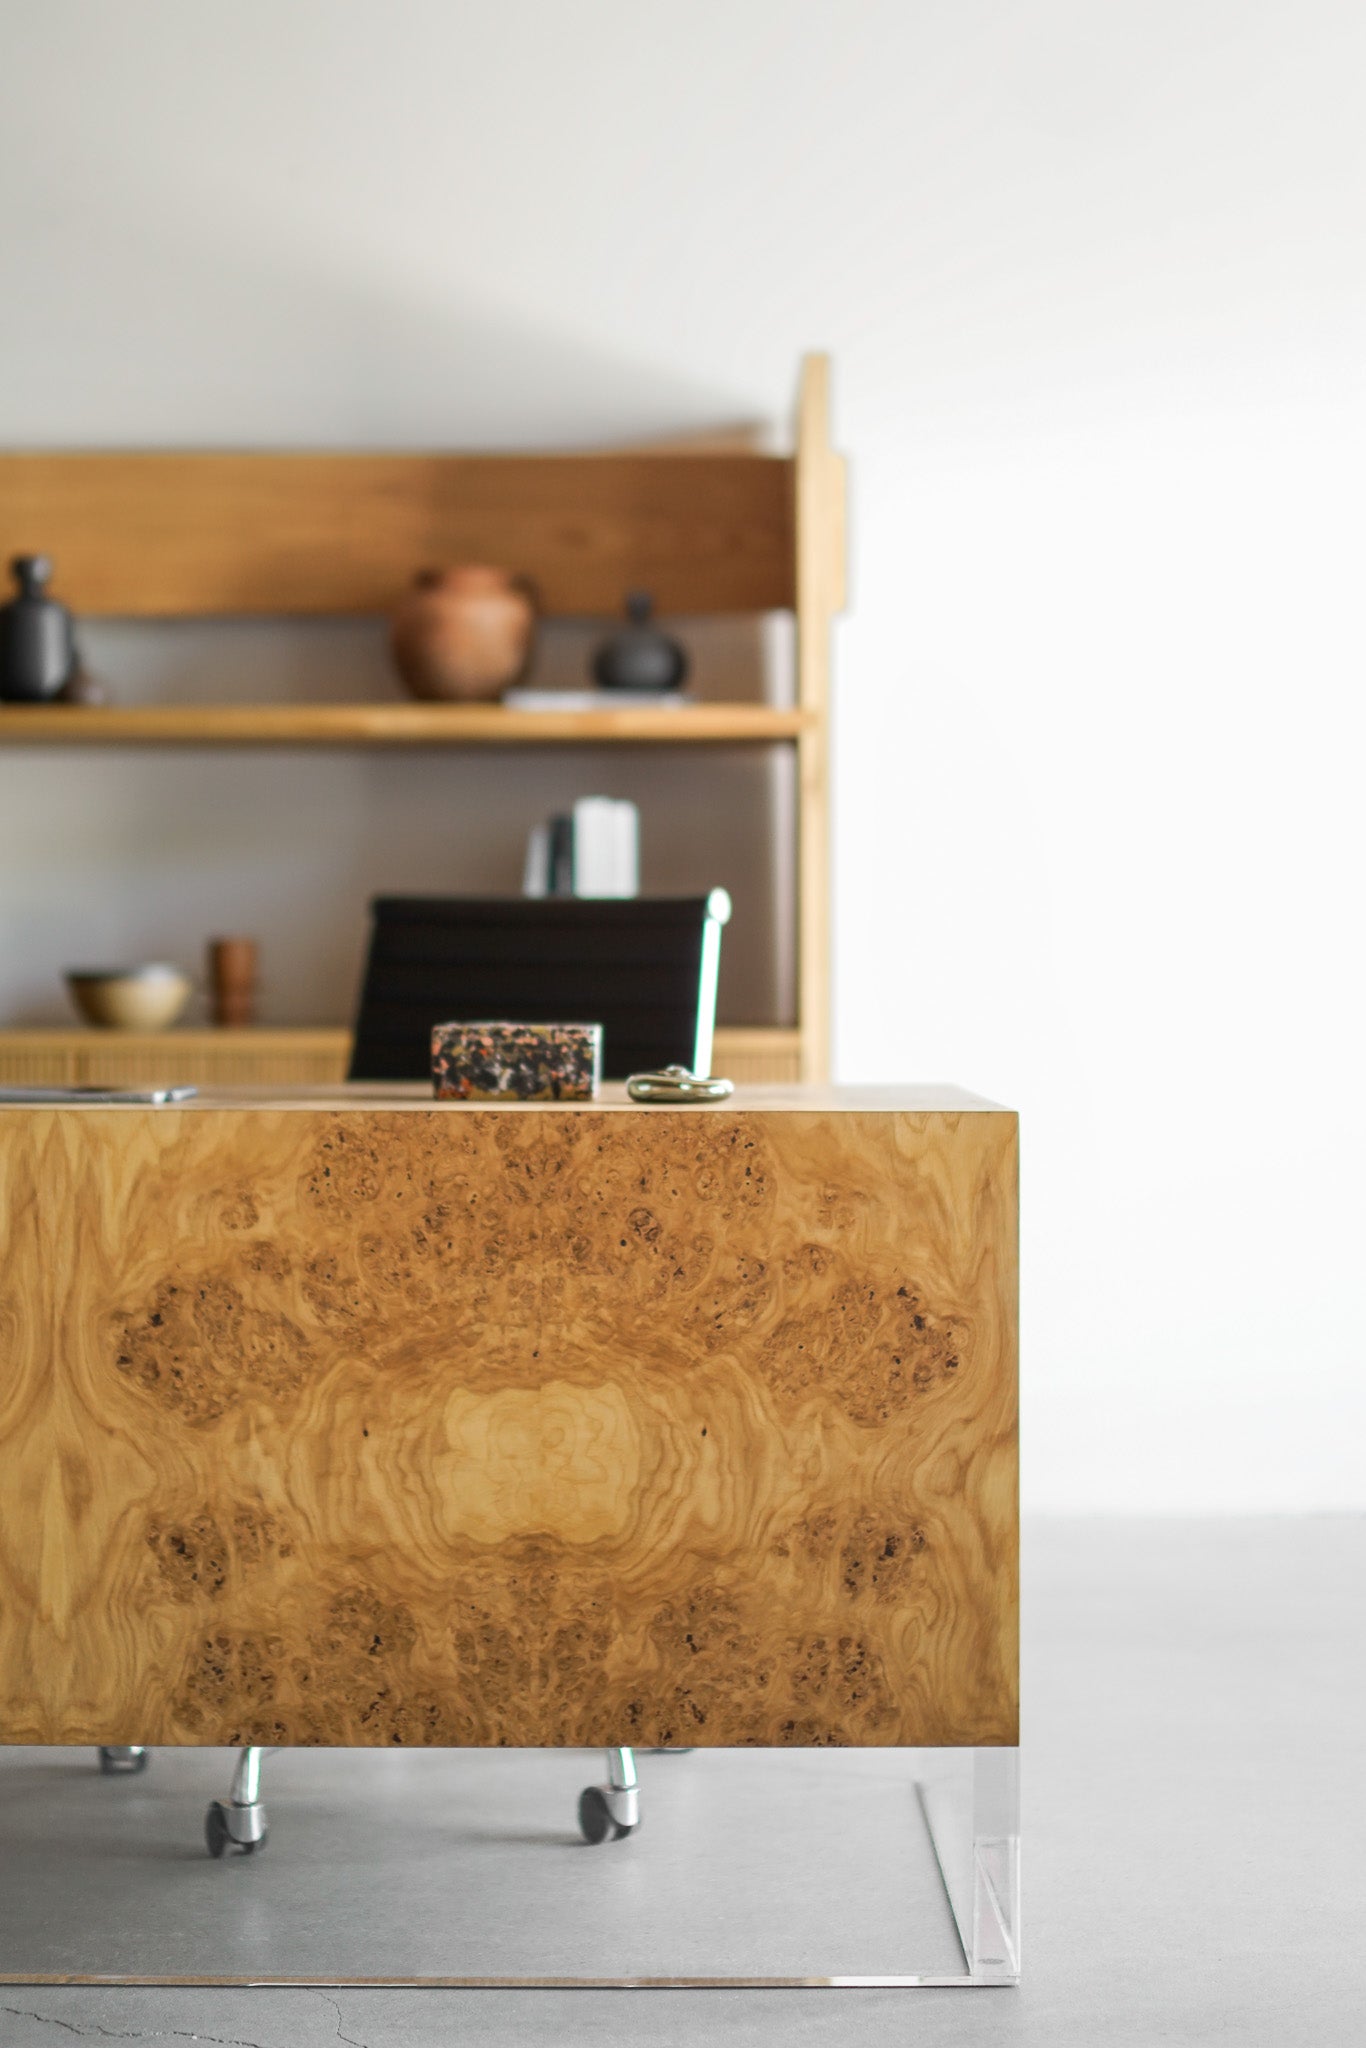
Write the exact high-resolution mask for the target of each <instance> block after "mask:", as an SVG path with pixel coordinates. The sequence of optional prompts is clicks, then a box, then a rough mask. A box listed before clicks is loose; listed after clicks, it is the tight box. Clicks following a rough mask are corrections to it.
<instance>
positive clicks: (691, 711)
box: [0, 704, 815, 747]
mask: <svg viewBox="0 0 1366 2048" xmlns="http://www.w3.org/2000/svg"><path fill="white" fill-rule="evenodd" d="M814 723H815V714H814V712H812V711H809V710H808V711H802V710H792V711H779V710H775V709H773V708H772V707H771V706H770V705H767V704H682V705H676V706H674V707H673V708H671V709H664V708H662V707H661V708H660V709H659V710H655V709H654V708H653V707H652V706H649V705H644V706H632V707H630V708H623V709H622V710H620V711H616V710H602V711H514V710H509V709H507V708H506V707H505V706H503V705H501V704H117V705H101V706H98V707H96V706H85V705H72V704H7V705H5V706H4V707H3V709H0V747H14V746H43V747H49V746H77V747H81V746H84V747H90V746H175V747H208V746H215V747H217V746H232V747H514V746H537V747H540V746H554V745H578V746H584V745H593V746H602V745H608V746H611V745H630V746H641V745H658V744H661V743H664V744H668V745H693V746H696V745H713V746H725V745H729V746H735V745H741V746H748V745H754V744H764V743H769V742H772V741H775V740H794V739H796V738H798V737H799V736H800V735H801V734H802V733H803V732H808V731H810V730H811V729H812V727H813V725H814Z"/></svg>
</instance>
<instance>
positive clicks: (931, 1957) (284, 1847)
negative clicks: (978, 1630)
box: [0, 1748, 1019, 1987]
mask: <svg viewBox="0 0 1366 2048" xmlns="http://www.w3.org/2000/svg"><path fill="white" fill-rule="evenodd" d="M635 1762H636V1766H637V1768H638V1772H639V1793H638V1799H639V1806H638V1809H635V1808H634V1807H633V1806H632V1803H631V1802H630V1801H627V1803H626V1804H625V1805H624V1806H623V1805H621V1804H620V1803H618V1806H617V1811H618V1813H619V1815H621V1817H624V1818H627V1819H629V1817H630V1812H631V1811H633V1810H638V1812H639V1826H638V1827H635V1828H632V1829H631V1830H630V1831H629V1832H628V1833H627V1834H625V1835H623V1836H621V1837H620V1838H618V1839H608V1840H604V1841H601V1842H599V1843H598V1844H596V1845H590V1844H589V1843H587V1842H586V1841H585V1840H584V1838H583V1835H582V1834H581V1832H580V1828H579V1820H578V1808H579V1799H580V1795H581V1793H582V1791H583V1790H584V1788H585V1787H586V1786H587V1785H588V1784H589V1783H590V1782H595V1783H597V1784H598V1785H600V1786H602V1787H603V1788H604V1789H606V1788H607V1787H608V1785H609V1783H610V1776H609V1771H608V1769H607V1768H606V1767H605V1765H604V1759H603V1754H602V1752H601V1751H582V1750H493V1751H488V1750H425V1751H392V1750H316V1749H315V1750H288V1751H279V1752H275V1753H271V1754H268V1755H267V1756H266V1758H265V1762H264V1767H263V1769H262V1771H261V1780H260V1785H259V1789H258V1788H256V1787H255V1786H253V1784H252V1782H251V1775H250V1773H249V1772H248V1773H241V1772H238V1773H237V1774H236V1776H235V1766H236V1763H237V1758H236V1755H235V1753H234V1752H232V1751H226V1750H203V1749H166V1750H157V1751H154V1752H151V1753H150V1755H149V1757H148V1762H147V1767H146V1768H145V1769H143V1770H137V1771H128V1772H119V1773H114V1774H110V1775H101V1773H100V1771H99V1768H98V1761H97V1757H96V1753H95V1752H94V1751H91V1750H72V1749H19V1748H13V1749H3V1750H0V1977H2V1978H8V1979H10V1980H11V1981H22V1982H27V1983H33V1982H42V1981H52V1980H53V1979H54V1978H61V1979H64V1980H65V1981H68V1982H70V1981H89V1980H91V1979H98V1980H99V1981H102V1982H110V1981H115V1982H117V1981H120V1980H123V1981H128V1982H143V1983H145V1982H155V1981H158V1980H165V1979H168V1978H170V1979H177V1980H180V1981H190V1982H238V1983H241V1982H254V1981H261V1980H263V1979H268V1980H270V1981H272V1982H275V1983H280V1982H288V1983H317V1984H347V1983H359V1982H365V1983H408V1984H412V1983H427V1984H443V1983H444V1984H470V1983H498V1984H517V1983H521V1984H547V1983H550V1984H571V1983H594V1984H646V1985H648V1984H716V1983H728V1984H783V1985H813V1986H825V1987H830V1986H844V1985H849V1986H853V1985H871V1984H878V1985H907V1986H911V1985H920V1984H938V1985H947V1984H963V1985H966V1984H1003V1983H1011V1982H1013V1981H1015V1979H1016V1977H1017V1976H1018V1972H1019V1765H1018V1752H1017V1751H1016V1750H1014V1749H978V1750H971V1749H952V1750H909V1749H829V1750H825V1749H818V1750H774V1749H739V1750H735V1749H731V1750H726V1749H709V1750H691V1751H671V1752H667V1753H663V1754H660V1753H657V1752H653V1751H648V1750H647V1751H643V1752H639V1753H637V1755H636V1758H635ZM617 1775H618V1777H620V1775H621V1773H620V1772H618V1773H617ZM234 1790H236V1791H237V1793H238V1795H239V1796H241V1795H242V1794H243V1793H244V1792H246V1793H250V1792H251V1791H253V1790H257V1791H258V1797H259V1800H260V1811H259V1815H257V1816H255V1817H254V1818H253V1819H252V1820H251V1822H250V1824H249V1825H243V1826H241V1827H240V1828H239V1832H238V1837H237V1839H239V1840H240V1839H241V1838H242V1836H244V1835H255V1836H257V1837H258V1840H257V1841H256V1843H255V1845H254V1848H253V1851H252V1853H251V1854H249V1855H248V1854H243V1853H242V1852H241V1851H240V1850H239V1849H237V1848H236V1847H234V1846H233V1845H232V1844H231V1843H229V1844H228V1845H227V1853H226V1854H224V1855H222V1856H221V1857H219V1858H217V1859H214V1858H212V1857H210V1855H209V1854H208V1851H207V1849H206V1846H205V1834H204V1828H205V1816H206V1808H207V1806H208V1804H209V1802H210V1801H211V1800H217V1801H219V1802H229V1801H230V1799H231V1796H232V1793H233V1791H234ZM591 1805H592V1802H591V1801H590V1809H591ZM267 1817H268V1819H269V1829H268V1839H265V1840H261V1839H259V1838H260V1837H261V1836H263V1835H265V1834H266V1833H267V1830H266V1826H265V1823H266V1819H267ZM220 1846H222V1845H221V1844H220Z"/></svg>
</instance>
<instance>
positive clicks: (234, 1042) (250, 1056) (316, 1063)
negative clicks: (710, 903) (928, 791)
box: [0, 1024, 801, 1088]
mask: <svg viewBox="0 0 1366 2048" xmlns="http://www.w3.org/2000/svg"><path fill="white" fill-rule="evenodd" d="M350 1057H351V1033H350V1030H349V1029H348V1028H347V1026H346V1025H344V1024H303V1025H293V1026H290V1025H275V1026H257V1027H254V1028H252V1029H250V1030H239V1031H226V1030H216V1029H214V1028H212V1027H210V1026H206V1025H190V1026H187V1027H181V1028H180V1029H178V1030H174V1031H94V1030H91V1029H90V1027H89V1026H80V1025H69V1026H62V1025H46V1026H43V1025H34V1026H31V1027H29V1028H27V1029H13V1028H12V1029H9V1030H5V1029H0V1084H8V1085H10V1086H12V1087H14V1086H26V1087H43V1086H47V1087H63V1086H65V1087H71V1086H75V1085H79V1084H80V1083H86V1084H90V1083H94V1084H97V1085H101V1086H105V1087H122V1088H153V1087H169V1086H171V1085H173V1084H174V1083H177V1082H185V1081H193V1082H195V1083H196V1084H197V1085H198V1086H199V1087H204V1088H212V1087H233V1086H238V1087H256V1086H265V1085H282V1086H286V1087H288V1086H293V1085H296V1084H303V1083H308V1082H336V1081H340V1080H341V1078H342V1076H343V1075H344V1074H345V1072H346V1068H347V1063H348V1061H349V1060H350ZM712 1065H713V1066H714V1068H715V1069H716V1071H717V1072H718V1073H721V1074H729V1075H730V1077H731V1079H732V1080H735V1081H795V1080H797V1079H799V1078H800V1070H801V1034H800V1033H799V1032H797V1031H795V1030H793V1029H790V1028H786V1027H783V1026H781V1025H757V1026H756V1025H718V1027H717V1031H716V1046H715V1052H714V1056H713V1060H712Z"/></svg>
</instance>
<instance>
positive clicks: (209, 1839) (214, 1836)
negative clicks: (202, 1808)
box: [204, 1799, 232, 1856]
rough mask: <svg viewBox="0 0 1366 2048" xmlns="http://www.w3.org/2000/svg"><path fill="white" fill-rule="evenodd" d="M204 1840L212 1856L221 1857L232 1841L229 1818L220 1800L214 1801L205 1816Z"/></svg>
mask: <svg viewBox="0 0 1366 2048" xmlns="http://www.w3.org/2000/svg"><path fill="white" fill-rule="evenodd" d="M204 1840H205V1843H206V1844H207V1846H208V1851H209V1854H210V1856H221V1855H222V1854H223V1851H224V1850H225V1849H226V1848H227V1846H228V1843H229V1842H230V1841H231V1840H232V1837H231V1836H230V1835H229V1833H228V1816H227V1813H226V1811H225V1809H224V1806H223V1802H222V1801H221V1800H220V1799H215V1800H214V1802H213V1804H212V1805H211V1806H210V1808H209V1810H208V1812H207V1813H206V1814H205V1816H204Z"/></svg>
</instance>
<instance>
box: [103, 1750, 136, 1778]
mask: <svg viewBox="0 0 1366 2048" xmlns="http://www.w3.org/2000/svg"><path fill="white" fill-rule="evenodd" d="M99 1754H100V1775H101V1777H105V1778H132V1777H135V1776H136V1775H137V1773H138V1772H139V1771H145V1770H146V1768H147V1751H146V1750H145V1749H143V1748H142V1746H141V1745H140V1744H139V1743H135V1742H115V1743H108V1744H106V1745H104V1746H103V1747H102V1748H101V1749H100V1753H99Z"/></svg>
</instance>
